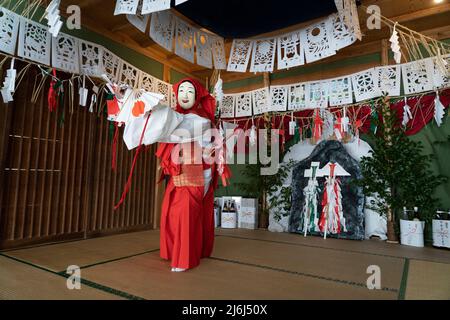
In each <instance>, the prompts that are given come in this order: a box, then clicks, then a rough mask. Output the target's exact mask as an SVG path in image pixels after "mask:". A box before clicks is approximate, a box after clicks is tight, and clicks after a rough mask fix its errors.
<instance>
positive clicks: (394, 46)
mask: <svg viewBox="0 0 450 320" xmlns="http://www.w3.org/2000/svg"><path fill="white" fill-rule="evenodd" d="M396 25H397V23H395V25H394V28H393V29H392V35H391V37H390V38H389V42H390V43H391V50H392V52H393V53H394V60H395V62H396V63H400V62H401V60H402V52H401V51H400V44H399V42H398V33H397V30H396V28H395V27H396Z"/></svg>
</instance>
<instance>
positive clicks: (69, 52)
mask: <svg viewBox="0 0 450 320" xmlns="http://www.w3.org/2000/svg"><path fill="white" fill-rule="evenodd" d="M52 66H53V67H55V68H57V69H61V70H64V71H67V72H70V73H80V61H79V44H78V38H74V37H72V36H69V35H67V34H65V33H62V32H60V33H59V34H58V36H57V37H56V38H54V39H53V40H52Z"/></svg>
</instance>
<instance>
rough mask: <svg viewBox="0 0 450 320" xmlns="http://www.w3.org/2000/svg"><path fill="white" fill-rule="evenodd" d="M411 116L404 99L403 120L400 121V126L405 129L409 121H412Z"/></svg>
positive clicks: (406, 101)
mask: <svg viewBox="0 0 450 320" xmlns="http://www.w3.org/2000/svg"><path fill="white" fill-rule="evenodd" d="M412 118H413V117H412V114H411V108H410V107H409V105H408V100H407V99H406V97H405V105H404V106H403V120H402V126H404V127H406V125H407V124H408V122H409V120H412Z"/></svg>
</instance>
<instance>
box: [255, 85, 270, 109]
mask: <svg viewBox="0 0 450 320" xmlns="http://www.w3.org/2000/svg"><path fill="white" fill-rule="evenodd" d="M252 94H253V97H252V98H253V114H254V115H258V114H262V113H265V112H267V111H269V94H270V92H269V88H262V89H258V90H254V91H253V92H252Z"/></svg>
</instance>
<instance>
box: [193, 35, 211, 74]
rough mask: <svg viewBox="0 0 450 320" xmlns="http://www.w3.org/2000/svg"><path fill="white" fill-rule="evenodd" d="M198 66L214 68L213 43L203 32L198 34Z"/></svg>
mask: <svg viewBox="0 0 450 320" xmlns="http://www.w3.org/2000/svg"><path fill="white" fill-rule="evenodd" d="M196 35H197V38H196V48H197V50H196V51H197V64H198V65H200V66H203V67H206V68H209V69H211V68H212V43H211V38H210V36H209V35H208V34H207V33H205V32H202V31H198V32H197V33H196Z"/></svg>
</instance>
